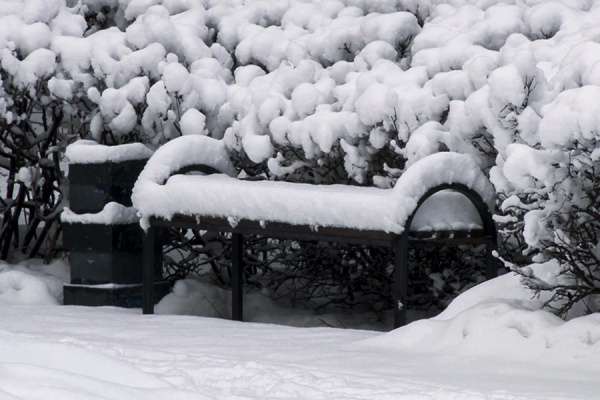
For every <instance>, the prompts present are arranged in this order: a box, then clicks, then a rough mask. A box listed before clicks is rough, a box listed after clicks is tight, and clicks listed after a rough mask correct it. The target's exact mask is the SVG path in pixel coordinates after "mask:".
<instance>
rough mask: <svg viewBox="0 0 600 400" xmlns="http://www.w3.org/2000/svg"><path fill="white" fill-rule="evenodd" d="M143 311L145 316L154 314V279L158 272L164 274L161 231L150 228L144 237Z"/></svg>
mask: <svg viewBox="0 0 600 400" xmlns="http://www.w3.org/2000/svg"><path fill="white" fill-rule="evenodd" d="M143 251H144V254H143V272H142V273H143V275H142V296H143V298H142V310H143V313H144V314H154V277H155V274H156V271H160V272H161V273H162V246H161V242H160V230H159V229H158V228H155V227H152V226H151V227H150V228H148V231H147V232H146V234H145V235H144V249H143Z"/></svg>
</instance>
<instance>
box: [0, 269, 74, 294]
mask: <svg viewBox="0 0 600 400" xmlns="http://www.w3.org/2000/svg"><path fill="white" fill-rule="evenodd" d="M46 267H48V270H50V271H54V274H56V275H57V276H59V277H56V276H52V275H50V274H49V273H48V272H42V271H41V269H42V268H41V267H38V269H40V271H36V267H35V266H31V265H28V264H19V265H10V264H6V263H5V262H3V261H0V304H33V305H54V304H61V303H62V296H63V281H62V280H61V279H60V275H64V272H63V271H64V269H65V268H66V266H65V264H64V263H62V262H61V261H55V262H54V263H53V265H50V266H46Z"/></svg>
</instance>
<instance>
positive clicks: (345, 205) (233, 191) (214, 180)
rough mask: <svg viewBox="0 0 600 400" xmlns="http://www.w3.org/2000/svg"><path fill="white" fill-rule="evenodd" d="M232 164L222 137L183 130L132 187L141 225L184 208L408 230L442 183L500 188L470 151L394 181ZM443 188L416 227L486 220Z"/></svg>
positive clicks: (489, 192)
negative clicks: (358, 181)
mask: <svg viewBox="0 0 600 400" xmlns="http://www.w3.org/2000/svg"><path fill="white" fill-rule="evenodd" d="M190 160H191V161H190ZM183 162H188V163H196V164H200V165H203V164H204V165H209V166H212V167H214V168H216V169H217V170H220V171H223V172H226V174H212V175H200V174H194V175H183V174H176V175H173V176H170V177H169V175H170V174H172V173H173V172H175V171H177V170H179V169H180V168H181V167H182V166H184V164H183ZM232 171H233V168H232V166H231V164H230V163H229V162H228V158H227V153H226V151H225V146H224V145H223V143H222V141H220V140H216V139H213V138H210V137H205V136H183V137H181V138H177V139H175V140H172V141H171V142H169V143H167V144H165V145H163V146H162V147H161V148H160V149H158V150H157V152H156V153H155V155H154V156H153V157H152V158H151V159H150V161H149V162H148V163H147V164H146V167H145V168H144V171H143V172H142V173H141V174H140V177H139V178H138V180H137V182H136V184H135V187H134V189H133V195H132V201H133V205H134V207H135V208H136V209H137V210H138V212H139V214H140V215H141V217H142V226H144V227H145V226H147V220H148V219H149V218H150V217H156V216H159V217H163V218H166V219H171V218H172V217H173V216H174V215H176V214H180V215H191V216H200V217H202V216H209V217H225V218H229V219H230V221H232V223H233V224H235V221H236V220H240V219H248V220H253V221H265V222H286V223H290V224H293V225H309V226H313V227H315V229H318V227H320V226H323V227H341V228H353V229H362V230H378V231H385V232H394V233H402V232H403V231H404V229H405V227H404V224H405V222H406V221H407V219H408V217H409V216H410V215H411V214H412V213H413V211H414V210H415V209H416V207H417V205H418V201H419V200H420V199H421V197H422V196H424V195H425V194H426V193H427V192H428V191H429V190H430V189H433V188H435V187H437V186H439V185H441V184H451V183H460V184H463V185H465V186H467V187H469V188H470V189H472V190H473V191H475V192H476V193H478V194H479V195H480V196H481V197H482V199H484V201H486V202H487V204H489V205H490V206H491V204H492V200H493V196H494V190H493V187H492V185H491V183H490V182H489V181H488V179H487V178H486V177H485V175H484V174H483V173H482V172H481V170H480V169H479V167H478V165H477V164H476V162H475V161H474V160H473V159H472V158H471V157H470V156H469V155H465V154H458V153H437V154H432V155H429V156H428V157H424V158H422V159H421V160H419V161H417V162H416V163H414V164H412V165H411V166H410V167H409V168H408V169H407V171H406V172H405V173H404V174H403V175H402V176H401V177H400V179H399V180H398V181H397V183H396V186H395V187H394V188H393V189H379V188H375V187H355V186H347V185H309V184H299V183H289V182H279V181H244V180H239V179H236V178H234V177H231V176H230V175H232ZM165 180H166V182H165ZM441 196H443V199H442V200H441V201H440V198H441ZM441 196H438V201H436V202H430V204H434V203H435V204H434V207H436V208H440V207H441V209H440V210H438V212H436V213H429V212H427V211H426V210H424V211H423V213H422V215H423V216H422V217H420V218H418V219H417V222H418V223H419V224H420V225H419V226H417V227H416V229H417V230H422V229H423V227H429V229H431V228H433V227H439V226H440V224H439V223H438V221H433V220H431V219H428V218H427V216H432V217H436V216H439V215H440V214H442V215H444V216H446V217H445V218H444V219H443V220H442V221H439V222H441V223H442V226H447V227H448V228H449V229H468V228H471V227H473V226H481V220H480V219H478V216H477V213H476V212H475V213H473V209H474V208H473V207H471V208H470V209H469V208H468V207H464V202H461V201H460V200H459V201H458V202H457V201H455V200H456V196H453V193H450V194H448V195H446V196H444V195H441ZM461 196H462V195H461ZM457 217H458V218H457ZM461 217H462V218H466V219H464V220H461V219H460V218H461Z"/></svg>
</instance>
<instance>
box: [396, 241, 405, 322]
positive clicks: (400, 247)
mask: <svg viewBox="0 0 600 400" xmlns="http://www.w3.org/2000/svg"><path fill="white" fill-rule="evenodd" d="M393 247H394V329H396V328H399V327H401V326H404V325H406V301H407V291H408V237H407V236H405V235H401V236H399V237H397V238H396V239H395V240H394V245H393Z"/></svg>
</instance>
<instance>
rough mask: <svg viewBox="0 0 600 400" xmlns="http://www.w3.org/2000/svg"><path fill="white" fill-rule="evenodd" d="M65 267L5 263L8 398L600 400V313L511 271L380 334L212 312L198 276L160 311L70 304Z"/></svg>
mask: <svg viewBox="0 0 600 400" xmlns="http://www.w3.org/2000/svg"><path fill="white" fill-rule="evenodd" d="M534 268H535V270H536V273H537V274H543V273H544V271H548V270H550V269H551V268H554V267H553V266H552V265H537V266H535V267H534ZM67 271H68V266H67V265H65V264H64V263H62V262H60V261H57V262H55V263H53V264H52V265H50V266H42V265H41V263H39V262H35V261H33V260H32V261H28V262H27V263H21V264H19V265H9V264H5V263H1V264H0V339H1V340H0V398H2V399H7V400H34V399H61V400H62V399H65V400H70V399H73V400H88V399H89V400H92V399H93V400H120V399H123V400H125V399H127V400H136V399H140V400H148V399H149V400H152V399H157V400H159V399H160V400H163V399H174V400H179V399H181V400H184V399H190V400H191V399H194V400H196V399H346V400H353V399H407V400H414V399H416V400H420V399H424V400H488V399H489V400H542V399H543V400H559V399H560V400H592V399H597V395H598V391H599V390H600V382H598V379H597V371H598V369H599V368H600V315H598V314H595V315H590V316H586V317H579V318H575V319H573V320H571V321H568V322H564V321H562V320H560V319H558V318H557V317H554V316H553V315H551V314H549V313H547V312H545V311H539V306H540V303H541V301H542V300H543V299H533V300H532V299H531V294H530V293H529V292H528V291H527V290H526V289H524V288H523V286H522V285H521V284H520V283H519V279H518V278H517V277H515V276H513V275H512V274H509V275H504V276H501V277H499V278H497V279H494V280H492V281H488V282H486V283H483V284H481V285H479V286H477V287H475V288H473V289H471V290H469V291H467V292H466V293H464V294H463V295H461V296H459V297H458V298H457V299H456V300H455V301H454V302H453V303H452V304H451V305H450V307H449V308H448V310H447V311H446V312H444V313H442V314H441V315H439V316H438V317H436V318H433V319H430V320H421V321H417V322H413V323H412V324H409V325H408V326H406V327H403V328H399V329H396V330H394V331H391V332H389V333H381V332H376V331H369V330H353V329H337V328H330V327H325V326H324V324H326V323H327V324H330V325H333V324H335V323H338V324H339V323H340V321H343V317H344V315H342V314H340V315H338V316H332V315H312V314H311V313H310V312H307V311H302V310H293V309H288V308H283V307H280V306H276V305H274V304H273V303H271V302H270V301H269V300H267V299H266V298H265V297H263V296H261V295H260V294H256V293H254V294H252V293H249V294H247V296H246V297H247V300H248V301H247V303H246V316H247V318H248V319H249V320H250V321H261V322H270V323H276V324H289V325H296V326H297V327H292V326H282V325H273V324H269V323H257V322H233V321H228V320H223V319H220V318H210V316H213V315H215V313H217V312H219V310H223V309H224V308H225V307H227V306H228V304H222V303H226V302H227V299H228V298H229V295H228V293H227V292H224V291H222V290H220V289H216V288H212V289H211V288H210V287H208V286H206V285H205V284H201V283H200V282H199V281H196V280H193V279H188V280H186V281H180V285H179V287H178V286H177V285H176V287H175V290H174V292H173V293H172V294H170V295H168V296H167V297H166V298H165V299H163V300H162V301H161V302H160V303H159V304H158V306H157V312H159V313H160V315H152V316H150V315H141V311H140V310H139V309H118V308H113V307H101V308H89V307H75V306H59V305H58V304H60V302H61V301H60V290H57V289H59V288H60V283H61V281H62V282H65V281H67V280H68V272H67ZM44 287H45V288H46V289H47V290H46V291H43V290H41V288H44ZM44 293H45V294H44ZM215 310H217V311H215ZM181 313H186V314H195V315H202V316H200V317H198V316H189V315H187V316H185V315H173V314H181ZM166 314H170V315H166ZM338 317H339V318H338ZM346 317H347V316H346ZM360 317H361V315H360V314H359V315H356V316H354V322H356V321H357V320H359V319H360ZM345 321H346V323H347V324H348V325H347V327H348V328H351V327H353V326H356V325H352V323H349V322H348V321H349V319H346V320H345ZM319 325H320V327H319ZM308 326H313V327H312V328H309V327H308Z"/></svg>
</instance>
